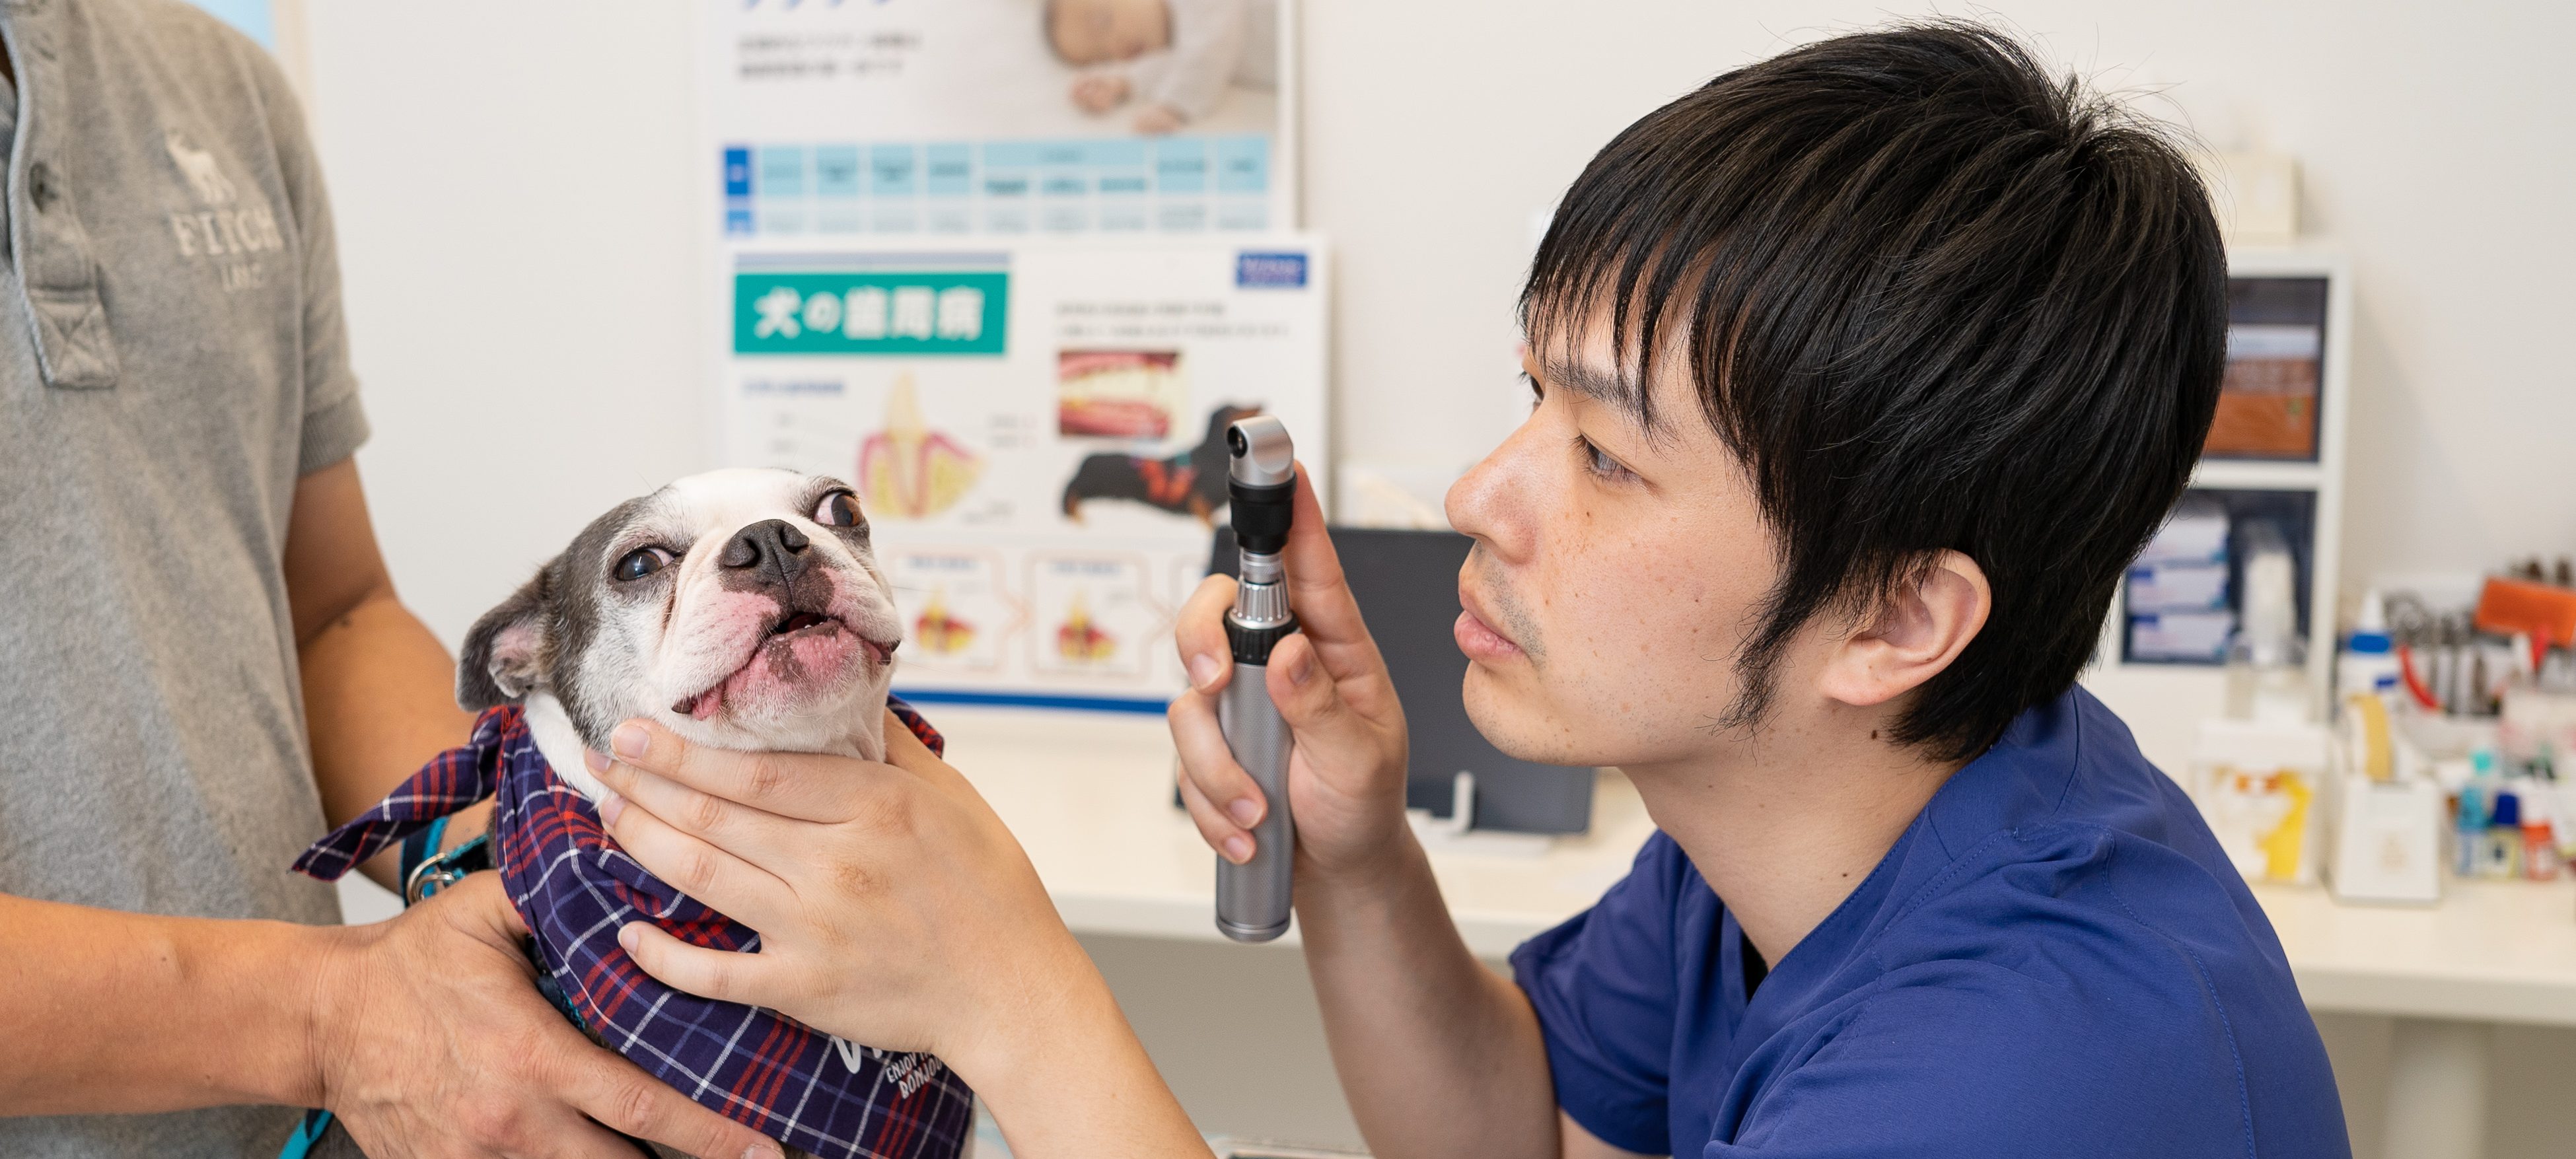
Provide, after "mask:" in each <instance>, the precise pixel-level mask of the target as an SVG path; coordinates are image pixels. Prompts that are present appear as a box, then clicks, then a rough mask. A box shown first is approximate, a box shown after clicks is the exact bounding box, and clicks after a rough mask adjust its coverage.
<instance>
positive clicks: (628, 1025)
mask: <svg viewBox="0 0 2576 1159" xmlns="http://www.w3.org/2000/svg"><path fill="white" fill-rule="evenodd" d="M888 707H890V708H892V709H893V710H894V712H895V715H896V716H897V717H898V718H900V719H901V720H902V721H903V722H904V724H905V725H907V726H909V727H910V728H911V729H912V732H913V735H914V736H917V737H920V738H921V741H922V743H923V744H925V745H928V746H929V747H930V750H931V751H932V752H942V751H944V749H945V745H944V743H943V741H942V739H941V738H940V736H939V734H938V732H936V731H935V730H933V729H932V728H931V727H930V725H929V724H928V722H926V721H924V720H922V719H921V714H919V713H917V712H914V711H913V710H912V708H911V706H910V705H906V704H904V703H902V702H901V701H892V702H889V704H888ZM492 796H497V797H499V799H500V803H499V805H498V806H497V807H496V809H495V810H494V814H493V822H492V835H493V840H494V841H496V842H498V843H499V860H500V866H501V880H502V883H503V884H504V885H505V886H506V887H507V888H508V890H509V893H510V900H511V901H512V902H514V903H516V904H517V906H518V910H519V916H520V917H522V918H524V919H526V921H527V923H528V928H529V929H530V930H532V931H534V932H535V935H536V936H535V938H534V941H535V944H536V953H537V957H538V964H539V965H540V966H541V967H542V968H543V969H545V970H546V971H547V972H548V973H549V974H551V975H552V976H553V979H554V981H555V984H556V985H557V987H558V988H560V989H561V990H562V991H563V994H564V996H565V997H566V998H567V999H569V1000H570V1001H571V1003H572V1005H573V1007H574V1011H575V1013H576V1014H577V1015H578V1016H579V1018H580V1020H581V1022H582V1024H583V1028H584V1029H585V1030H587V1031H589V1032H590V1033H591V1035H592V1036H593V1037H595V1038H597V1039H599V1040H600V1041H601V1043H602V1044H604V1045H606V1046H607V1047H609V1048H610V1049H612V1050H615V1051H617V1052H618V1053H619V1054H623V1055H625V1056H626V1057H627V1058H628V1059H630V1060H632V1061H634V1063H635V1064H636V1065H638V1066H641V1067H643V1068H644V1069H645V1070H646V1071H647V1072H649V1073H651V1074H652V1075H654V1076H655V1077H657V1078H660V1079H661V1080H662V1081H663V1082H666V1083H669V1084H671V1086H673V1087H674V1088H677V1089H678V1090H679V1091H680V1092H681V1093H683V1094H686V1095H688V1096H689V1097H690V1098H692V1099H695V1100H697V1101H698V1102H699V1103H701V1104H703V1105H705V1106H707V1107H709V1108H711V1109H713V1110H715V1111H716V1112H717V1113H719V1114H722V1115H724V1116H725V1117H727V1118H730V1119H732V1120H734V1121H735V1122H738V1123H741V1124H743V1125H745V1126H748V1127H750V1128H752V1129H753V1130H756V1131H759V1132H761V1133H762V1134H765V1135H768V1136H769V1137H770V1138H773V1139H776V1140H778V1141H779V1142H781V1143H786V1144H788V1145H790V1146H794V1147H801V1148H803V1149H804V1150H806V1151H808V1152H811V1153H813V1154H815V1155H819V1156H835V1157H841V1156H846V1157H851V1159H860V1157H864V1159H916V1157H918V1159H931V1157H953V1156H956V1155H958V1154H960V1153H962V1152H963V1151H964V1150H965V1146H966V1140H967V1138H968V1135H969V1132H970V1130H971V1127H972V1123H971V1119H972V1115H973V1109H974V1094H973V1092H971V1091H969V1090H968V1089H967V1087H966V1084H965V1083H964V1082H962V1081H960V1080H959V1079H958V1078H957V1075H956V1074H955V1072H953V1071H950V1070H949V1069H948V1068H947V1067H946V1066H944V1065H942V1064H941V1063H940V1061H939V1060H938V1059H936V1058H933V1057H931V1056H929V1055H926V1054H915V1053H901V1054H898V1053H888V1052H885V1051H880V1050H877V1049H875V1048H873V1047H865V1046H856V1045H853V1044H851V1043H847V1042H844V1041H842V1040H840V1039H838V1038H834V1037H832V1036H830V1035H826V1034H823V1033H822V1032H820V1031H817V1030H814V1029H812V1028H809V1027H807V1026H805V1025H804V1024H803V1023H800V1022H797V1021H795V1020H794V1019H791V1018H788V1017H786V1016H785V1015H781V1014H777V1013H773V1012H771V1011H768V1010H762V1009H758V1008H755V1007H750V1006H742V1005H738V1004H735V1003H730V1002H714V1001H709V1000H707V999H704V998H700V997H697V996H696V995H693V994H685V993H682V992H680V991H678V990H674V989H671V988H670V987H668V986H665V985H663V984H662V983H660V982H658V981H655V980H654V978H653V977H652V976H651V975H649V974H646V973H645V972H644V971H643V970H642V969H641V968H639V967H638V966H636V964H635V962H634V960H633V959H631V958H629V957H627V956H626V952H625V950H623V949H621V948H620V947H619V946H618V944H617V931H618V928H619V927H621V926H623V925H625V924H626V923H627V922H630V921H634V920H636V919H639V918H641V919H644V920H648V921H651V922H652V923H653V924H655V925H657V926H660V927H661V928H663V929H665V930H668V931H670V932H671V933H672V934H673V935H675V936H677V937H679V938H681V939H682V940H684V941H688V942H691V943H693V944H696V945H700V946H710V947H714V948H716V949H723V950H737V951H741V952H745V953H749V952H751V951H754V950H757V949H758V948H759V947H760V935H759V934H757V933H755V932H753V931H752V930H751V929H749V928H748V927H745V926H741V925H737V924H735V923H734V922H733V921H732V919H729V918H727V917H725V916H724V915H723V914H720V913H717V912H716V911H714V910H712V909H709V908H707V907H706V906H704V905H701V904H699V903H698V902H696V901H694V900H692V899H690V898H689V897H688V896H687V895H686V894H683V893H681V892H679V891H678V890H675V889H672V888H671V887H670V886H668V885H665V884H663V883H662V882H661V881H659V880H656V879H655V878H654V877H653V875H652V874H649V873H646V872H645V871H644V867H643V866H642V865H639V864H637V863H636V861H635V859H634V858H632V857H629V856H627V855H626V852H625V851H624V850H622V849H619V848H618V847H617V843H616V842H615V841H614V840H612V839H610V838H609V836H608V835H607V834H606V833H605V832H604V831H602V830H601V828H600V824H599V813H598V811H597V810H596V809H594V808H593V807H592V806H591V802H590V799H589V798H587V797H584V796H582V795H581V794H580V793H579V792H577V791H575V790H574V789H573V788H572V786H570V785H567V784H565V783H564V782H563V780H562V779H561V778H559V777H557V776H555V773H554V770H553V769H552V768H551V767H549V766H548V765H547V764H546V758H545V756H544V755H543V754H541V753H539V752H538V751H537V744H536V740H535V738H534V737H532V736H531V735H530V734H529V732H528V725H527V720H526V717H525V714H524V713H522V712H521V710H520V709H519V707H518V706H516V705H505V706H503V707H500V708H495V709H492V710H490V711H487V712H485V713H484V714H483V715H482V717H481V718H479V719H477V720H476V721H475V723H474V736H473V739H471V740H470V741H468V742H466V744H465V746H464V747H462V748H455V749H449V750H448V751H446V752H444V753H441V754H439V755H438V757H437V759H435V760H432V761H431V762H429V764H428V765H427V766H425V767H423V768H422V769H421V770H420V772H418V773H415V774H413V776H412V778H411V779H410V780H408V781H405V782H404V783H403V785H402V787H401V788H399V789H396V790H395V791H394V794H393V795H392V796H390V797H387V798H385V800H384V802H383V803H381V804H379V805H377V806H376V807H375V808H373V809H370V810H368V811H367V812H366V813H365V814H364V815H362V816H360V817H358V818H357V819H356V820H353V821H351V822H349V823H348V824H346V825H343V826H341V827H340V828H339V829H337V830H335V831H333V832H332V834H331V835H330V836H328V837H325V838H323V839H322V840H321V841H320V842H318V843H316V844H315V845H314V846H313V847H312V848H311V849H307V850H305V851H304V855H303V856H302V857H299V858H297V859H296V861H295V868H296V869H297V870H299V871H301V872H304V873H307V874H311V875H312V876H314V877H318V878H321V879H322V880H324V881H332V880H336V879H338V878H340V877H341V876H343V875H345V874H347V873H348V872H349V870H350V869H351V868H353V867H355V866H356V865H357V864H358V863H360V862H362V861H365V860H367V859H368V858H369V857H372V856H374V855H375V854H376V853H378V852H380V851H382V850H384V849H385V848H387V847H389V846H391V845H392V844H394V843H395V842H398V841H400V840H402V839H403V838H404V837H405V836H407V835H409V834H410V833H411V832H413V831H414V830H417V829H420V828H422V827H424V826H427V825H428V824H429V823H430V822H431V821H433V820H436V819H437V818H440V817H444V816H446V815H448V814H450V813H454V812H457V811H458V810H461V809H463V808H465V807H466V806H468V805H471V804H473V803H475V802H476V801H480V800H482V799H483V798H485V797H492Z"/></svg>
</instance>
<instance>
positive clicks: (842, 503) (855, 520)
mask: <svg viewBox="0 0 2576 1159" xmlns="http://www.w3.org/2000/svg"><path fill="white" fill-rule="evenodd" d="M814 522H816V523H820V524H822V525H823V526H825V527H856V526H858V525H859V497H858V496H856V495H852V494H850V493H849V492H847V491H834V492H832V493H831V494H829V495H826V496H824V497H823V501H822V502H820V503H817V504H815V505H814Z"/></svg>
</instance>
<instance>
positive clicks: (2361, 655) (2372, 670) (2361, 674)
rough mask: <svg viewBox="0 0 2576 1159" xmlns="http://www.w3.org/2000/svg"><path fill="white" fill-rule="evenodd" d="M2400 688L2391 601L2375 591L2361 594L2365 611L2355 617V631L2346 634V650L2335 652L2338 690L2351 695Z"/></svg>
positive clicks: (2340, 692) (2385, 691)
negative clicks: (2391, 633) (2391, 629)
mask: <svg viewBox="0 0 2576 1159" xmlns="http://www.w3.org/2000/svg"><path fill="white" fill-rule="evenodd" d="M2396 688H2397V653H2396V647H2395V641H2393V640H2391V639H2389V636H2388V611H2387V605H2386V602H2385V601H2383V600H2381V599H2380V597H2379V593H2378V592H2375V591H2374V592H2371V593H2369V594H2368V595H2365V596H2363V597H2362V598H2361V614H2360V615H2359V616H2358V617H2357V618H2355V620H2354V621H2353V625H2352V632H2351V634H2349V635H2347V636H2345V637H2344V641H2343V651H2341V652H2340V653H2337V654H2336V656H2335V694H2336V695H2338V696H2344V697H2350V696H2352V695H2354V694H2358V693H2373V694H2380V693H2388V692H2393V691H2395V690H2396Z"/></svg>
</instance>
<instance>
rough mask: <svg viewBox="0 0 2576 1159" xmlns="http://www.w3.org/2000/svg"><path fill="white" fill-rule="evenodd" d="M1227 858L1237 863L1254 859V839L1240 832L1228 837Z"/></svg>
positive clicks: (1226, 840)
mask: <svg viewBox="0 0 2576 1159" xmlns="http://www.w3.org/2000/svg"><path fill="white" fill-rule="evenodd" d="M1225 859H1226V860H1228V861H1231V862H1233V863H1235V864H1236V865H1241V864H1243V863H1244V862H1247V861H1250V860H1252V839H1251V838H1249V837H1246V836H1244V835H1243V834H1240V833H1237V834H1235V835H1234V836H1232V837H1228V838H1226V839H1225Z"/></svg>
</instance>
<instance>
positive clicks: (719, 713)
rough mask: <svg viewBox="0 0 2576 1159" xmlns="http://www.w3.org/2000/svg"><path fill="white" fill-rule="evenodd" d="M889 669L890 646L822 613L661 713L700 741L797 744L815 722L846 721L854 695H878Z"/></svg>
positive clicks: (775, 638)
mask: <svg viewBox="0 0 2576 1159" xmlns="http://www.w3.org/2000/svg"><path fill="white" fill-rule="evenodd" d="M892 674H893V650H892V648H891V647H890V646H888V645H884V644H879V643H877V642H875V641H872V640H868V639H866V638H864V637H861V636H860V635H859V634H857V633H856V632H853V631H851V630H850V628H849V627H848V626H847V625H845V624H842V623H841V622H840V621H838V620H831V619H822V620H819V621H818V622H817V623H814V624H810V625H806V626H802V627H796V628H792V629H791V630H788V631H782V632H778V633H776V634H773V635H771V636H769V637H767V638H766V639H763V640H762V641H761V642H760V643H758V644H756V645H754V646H753V648H752V650H751V654H750V656H749V657H748V658H746V659H745V660H744V661H743V663H742V665H741V666H740V667H738V668H736V669H734V671H733V672H732V673H731V674H729V675H727V676H726V677H725V678H724V679H722V680H720V681H717V682H716V683H715V684H714V685H713V686H712V687H709V688H707V689H706V690H704V691H702V692H698V693H696V694H693V695H690V696H685V697H682V698H679V699H678V700H676V701H674V702H673V703H672V704H671V705H669V707H668V709H667V710H666V713H665V714H663V715H664V719H665V720H666V721H667V722H668V723H669V724H670V725H671V727H672V728H673V729H674V730H675V731H678V732H679V733H680V734H681V735H683V736H687V737H691V738H692V739H695V740H698V741H700V742H701V743H708V744H719V745H724V746H725V747H729V748H778V747H791V746H797V745H799V743H800V742H803V741H807V740H809V739H811V738H810V737H808V736H807V734H808V733H815V732H817V730H818V729H825V730H828V729H831V728H836V727H837V728H846V727H847V720H848V713H849V712H850V711H851V710H852V709H853V708H854V707H856V706H857V705H858V704H859V702H860V701H863V700H871V699H873V700H876V701H880V702H881V701H883V700H884V698H885V690H886V685H887V683H888V681H889V679H890V678H891V676H892ZM818 735H819V734H818Z"/></svg>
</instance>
